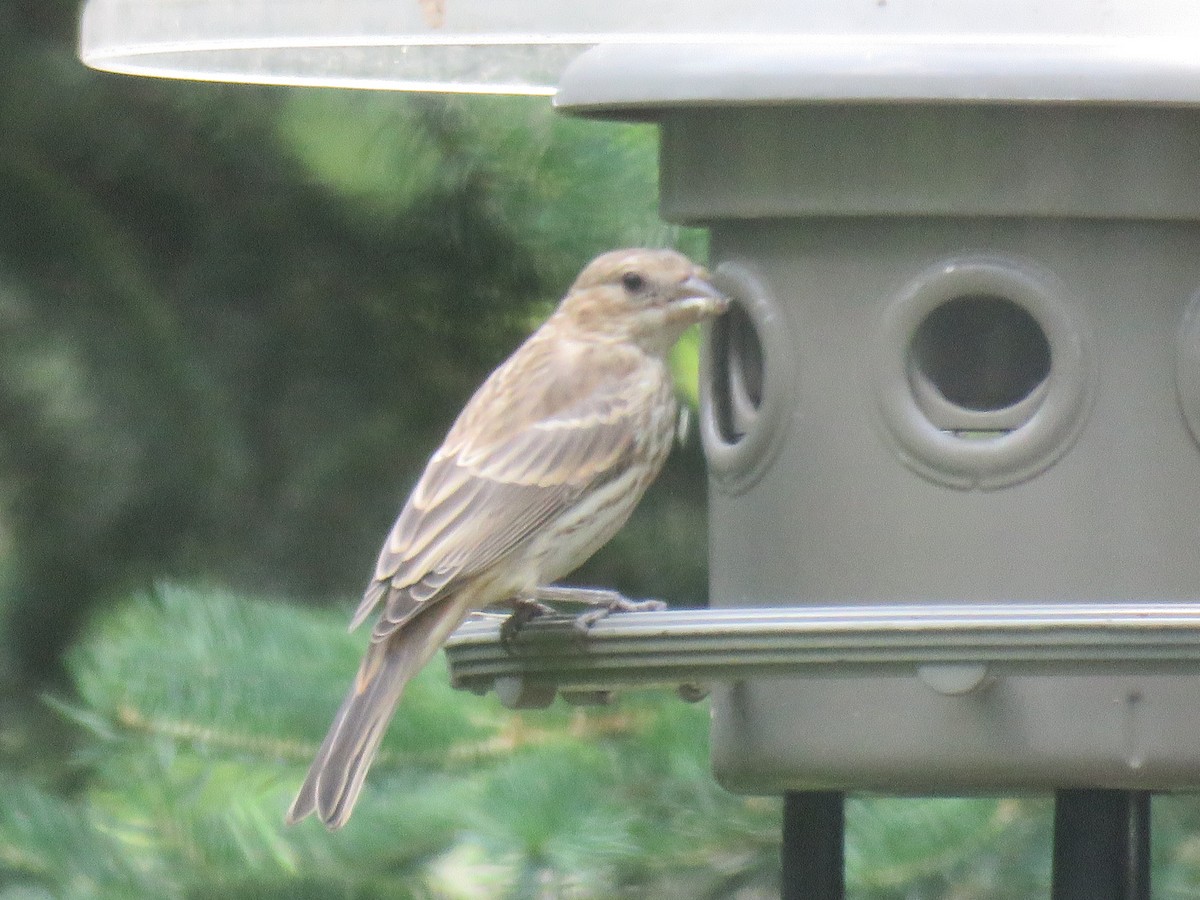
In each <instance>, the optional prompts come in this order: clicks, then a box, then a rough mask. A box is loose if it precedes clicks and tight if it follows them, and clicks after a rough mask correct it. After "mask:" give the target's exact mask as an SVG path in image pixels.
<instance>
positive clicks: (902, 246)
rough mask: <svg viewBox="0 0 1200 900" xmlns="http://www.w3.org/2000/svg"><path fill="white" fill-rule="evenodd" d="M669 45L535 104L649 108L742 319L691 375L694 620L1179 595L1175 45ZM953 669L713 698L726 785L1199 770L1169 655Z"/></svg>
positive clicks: (868, 671) (1191, 188)
mask: <svg viewBox="0 0 1200 900" xmlns="http://www.w3.org/2000/svg"><path fill="white" fill-rule="evenodd" d="M691 50H692V51H693V52H691V53H690V54H689V48H665V49H664V50H663V52H661V53H657V52H656V53H653V54H648V53H645V52H638V51H637V50H630V49H629V48H611V49H610V48H599V49H597V50H594V51H592V52H591V53H589V54H588V55H585V56H584V57H582V58H581V59H580V60H579V61H577V63H576V64H575V65H574V66H573V67H572V68H571V69H569V70H568V72H567V74H566V76H565V77H564V79H563V82H562V85H561V88H560V93H559V98H558V104H559V105H560V106H561V107H563V108H565V109H566V110H568V111H573V112H578V113H583V114H591V115H600V116H605V117H612V118H641V119H650V120H653V121H656V122H658V123H660V124H661V134H662V160H661V165H662V188H661V189H662V208H663V213H664V215H665V217H666V218H667V219H669V220H671V221H675V222H680V223H688V224H696V225H703V226H706V227H708V228H709V229H711V259H712V262H713V264H714V265H715V266H716V270H717V273H718V275H719V277H720V279H721V280H722V283H723V285H724V287H725V288H726V289H727V290H728V291H729V293H730V294H731V295H732V297H733V298H734V299H735V301H736V307H735V310H734V313H733V314H731V315H730V316H727V317H726V318H724V319H723V320H721V322H720V323H718V325H717V326H716V327H715V328H714V329H713V330H712V331H711V332H710V334H709V335H708V338H707V340H708V346H707V350H706V355H707V358H706V361H705V368H706V371H705V374H704V376H703V385H702V389H703V392H704V409H703V412H702V417H701V418H702V428H701V431H702V438H703V440H704V443H705V449H706V452H707V455H708V459H709V463H710V469H711V484H710V488H711V490H710V501H711V502H710V516H711V524H710V529H711V553H710V571H711V597H712V603H713V605H714V607H716V606H720V607H806V608H819V609H829V610H833V611H835V612H836V611H837V610H842V611H843V612H844V613H845V614H846V616H847V617H848V618H849V619H853V615H854V610H855V609H863V608H871V609H875V610H877V609H878V608H880V607H886V606H889V605H893V604H903V605H906V606H908V607H922V606H926V607H930V606H932V607H936V606H938V605H950V604H961V605H965V606H967V607H970V606H972V605H979V606H981V607H982V606H984V605H989V606H992V607H994V606H995V605H997V604H1010V603H1011V604H1014V609H1019V608H1020V607H1019V606H1017V605H1018V604H1067V605H1070V604H1081V605H1085V604H1091V605H1095V604H1101V605H1103V604H1105V603H1123V604H1131V603H1132V604H1141V603H1146V604H1148V605H1149V604H1161V603H1163V602H1167V603H1171V602H1176V601H1179V602H1183V601H1189V602H1193V603H1194V601H1195V600H1196V599H1197V597H1198V596H1200V444H1198V442H1197V435H1198V434H1200V314H1198V313H1197V309H1200V299H1198V298H1200V111H1198V109H1197V107H1196V106H1195V105H1194V104H1195V103H1197V101H1200V75H1198V73H1200V69H1198V68H1197V62H1198V61H1200V50H1198V51H1196V52H1194V53H1193V54H1192V58H1186V55H1184V56H1180V57H1178V58H1164V59H1160V58H1155V57H1153V55H1148V56H1147V57H1145V58H1130V57H1129V55H1128V54H1121V53H1119V52H1112V53H1108V52H1107V51H1105V49H1104V48H1103V47H1101V48H1099V49H1097V48H1095V47H1093V48H1084V49H1083V50H1080V51H1079V52H1078V54H1077V56H1075V57H1073V58H1065V59H1064V58H1063V57H1062V55H1061V52H1060V51H1059V50H1055V51H1054V52H1047V53H1044V54H1043V53H1040V52H1038V51H1034V52H1032V53H1030V52H1023V54H1017V55H1016V56H1014V55H1012V52H1011V51H1008V50H1005V49H1004V48H979V47H976V48H973V49H972V48H968V49H965V50H962V49H960V50H939V49H937V48H930V47H925V48H924V49H921V48H917V49H912V48H909V49H906V48H904V47H903V46H892V47H890V48H889V47H884V48H883V49H882V50H878V48H876V50H878V52H875V51H871V52H868V51H856V50H855V49H854V48H853V47H851V46H850V45H848V44H843V45H838V46H836V47H834V48H833V49H831V50H829V51H828V53H822V52H811V51H812V48H809V51H810V52H801V53H798V54H797V53H795V52H791V53H790V55H789V53H788V52H785V51H784V50H779V51H775V52H769V51H763V50H762V49H761V48H759V49H758V51H756V52H755V53H748V52H747V51H743V50H738V49H737V48H725V49H723V50H722V49H720V48H718V49H717V50H714V49H712V48H708V49H706V50H705V52H704V54H703V56H701V55H699V54H698V53H697V52H696V51H695V48H691ZM1037 634H1038V631H1037V625H1036V623H1035V622H1034V621H1032V620H1031V622H1030V628H1029V635H1030V638H1029V639H1030V640H1033V641H1035V642H1036V641H1037V640H1038V636H1037ZM1046 640H1047V641H1051V640H1052V638H1049V637H1047V638H1046ZM1052 651H1053V648H1051V652H1050V654H1049V655H1050V657H1053V656H1054V653H1053V652H1052ZM1000 656H1003V654H998V657H1000ZM1100 656H1101V657H1103V656H1104V653H1103V652H1101V653H1100ZM954 663H955V660H954V659H953V658H950V659H944V660H940V661H937V663H936V664H929V665H920V664H917V663H914V662H912V661H911V660H909V661H898V662H896V663H895V664H889V662H888V658H887V654H886V653H884V654H883V655H882V656H881V657H880V658H879V659H878V660H876V661H875V664H873V665H864V664H862V663H861V661H858V662H853V663H850V664H847V665H840V666H839V665H837V664H830V665H827V666H824V667H821V668H807V669H805V670H803V671H797V672H796V673H795V674H794V675H791V674H781V675H778V676H774V677H763V678H749V679H746V680H742V681H738V682H736V683H734V684H731V685H724V686H720V687H718V688H717V689H716V691H715V692H714V703H713V708H714V727H713V764H714V768H715V770H716V772H717V775H718V777H720V778H721V780H722V781H723V783H725V784H727V785H728V786H730V787H732V788H734V789H737V790H742V791H746V792H778V791H783V790H793V789H812V788H821V789H845V790H883V791H889V792H912V793H939V792H955V793H960V792H967V791H991V790H1011V789H1043V788H1059V787H1068V786H1101V787H1114V788H1134V789H1156V790H1157V789H1182V788H1189V787H1191V788H1194V787H1196V786H1198V785H1200V740H1198V739H1197V735H1200V679H1197V677H1196V675H1197V671H1198V669H1200V664H1198V663H1197V661H1196V660H1194V659H1177V658H1168V659H1161V660H1154V659H1149V658H1148V657H1145V656H1143V657H1141V658H1137V659H1131V658H1126V657H1124V656H1122V654H1121V652H1120V651H1119V650H1117V649H1114V651H1113V652H1112V654H1111V658H1108V659H1100V660H1096V659H1092V660H1091V661H1089V662H1086V663H1081V662H1078V661H1072V660H1071V659H1070V658H1068V657H1067V656H1064V657H1063V658H1062V659H1061V660H1057V659H1054V658H1051V659H1049V660H1042V661H1040V662H1037V663H1036V664H1028V665H1023V666H1021V665H1016V666H1014V665H1007V666H1006V665H1001V664H990V663H989V662H988V661H987V658H986V652H984V653H983V656H982V657H979V656H977V657H976V658H974V659H972V660H971V661H969V662H967V663H964V664H963V665H954Z"/></svg>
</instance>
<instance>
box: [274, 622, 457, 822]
mask: <svg viewBox="0 0 1200 900" xmlns="http://www.w3.org/2000/svg"><path fill="white" fill-rule="evenodd" d="M458 606H459V605H458V604H456V603H453V602H445V601H442V602H439V603H437V604H436V606H433V607H431V608H430V609H428V610H423V611H422V612H421V613H420V614H419V615H416V616H414V617H413V618H412V619H411V620H410V621H408V622H406V623H405V624H404V625H403V627H401V628H400V629H399V630H398V631H396V632H395V633H394V634H392V635H390V636H389V637H387V638H386V639H384V640H382V641H378V642H373V643H372V644H371V645H370V647H369V648H368V649H367V653H366V656H365V658H364V659H363V662H362V665H361V666H360V667H359V670H358V676H357V677H356V678H355V679H354V684H352V685H351V686H350V693H348V694H347V695H346V699H345V700H343V701H342V706H341V708H340V709H339V710H338V712H337V716H335V717H334V720H333V724H332V725H330V726H329V733H328V734H327V735H325V740H324V742H323V743H322V744H321V749H320V750H318V751H317V758H316V759H315V760H313V764H312V766H310V767H309V770H308V775H307V776H306V777H305V779H304V784H303V785H301V786H300V790H299V792H298V793H297V794H296V799H295V800H293V801H292V805H291V808H290V809H289V810H288V812H287V819H286V821H287V823H288V824H289V825H292V824H295V823H296V822H299V821H300V820H301V819H303V818H304V817H306V816H308V815H309V814H311V813H314V812H315V813H316V814H317V816H318V817H319V818H320V819H321V821H323V822H324V823H325V826H326V827H327V828H329V829H331V830H332V829H334V828H341V827H342V826H343V825H345V824H346V821H347V820H348V819H349V818H350V813H351V812H352V811H353V810H354V803H355V801H356V800H357V799H358V793H359V791H361V790H362V786H363V779H364V778H366V775H367V769H369V768H370V767H371V761H372V760H373V759H374V758H375V753H376V751H378V749H379V742H380V741H382V740H383V735H384V732H385V731H387V726H388V722H389V721H390V720H391V718H392V713H393V712H394V711H395V709H396V704H397V703H399V702H400V695H401V694H403V693H404V686H405V685H406V684H408V681H409V679H411V678H412V677H413V676H414V675H416V674H417V672H418V671H420V670H421V668H422V667H423V666H424V665H425V663H426V662H428V661H429V659H430V657H432V656H433V654H434V653H436V652H437V650H438V648H439V647H440V646H441V644H442V642H443V641H444V640H445V639H446V638H447V637H448V636H449V634H450V632H452V631H453V630H454V629H455V628H457V627H458V625H459V623H460V622H461V621H462V619H463V618H464V617H465V614H466V611H465V610H463V611H460V610H459V608H458Z"/></svg>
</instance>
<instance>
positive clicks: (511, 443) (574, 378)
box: [353, 343, 648, 640]
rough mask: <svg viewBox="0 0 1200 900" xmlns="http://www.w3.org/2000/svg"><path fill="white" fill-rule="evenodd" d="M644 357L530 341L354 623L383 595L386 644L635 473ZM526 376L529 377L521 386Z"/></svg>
mask: <svg viewBox="0 0 1200 900" xmlns="http://www.w3.org/2000/svg"><path fill="white" fill-rule="evenodd" d="M641 365H644V360H643V359H641V358H639V357H638V355H631V354H628V353H621V352H618V351H613V352H612V353H609V354H606V355H603V356H601V357H599V358H595V359H590V360H588V361H587V364H586V365H581V364H580V361H579V360H577V359H576V360H572V361H569V362H564V361H563V360H561V359H559V358H558V357H557V356H556V353H555V350H554V348H553V347H548V346H546V345H539V344H536V343H534V344H532V345H531V344H526V345H525V347H523V348H522V350H521V351H519V352H518V354H516V355H514V357H512V358H511V359H510V360H509V362H508V363H506V364H505V365H504V366H502V367H501V368H500V369H498V370H497V371H496V372H495V373H494V374H493V376H492V377H491V378H489V379H488V381H487V382H485V383H484V385H483V387H481V388H480V390H479V392H477V394H476V395H475V397H473V398H472V400H471V402H470V403H469V404H468V405H467V407H466V408H465V409H464V410H463V412H462V414H461V415H460V416H459V420H458V422H456V423H455V427H454V428H453V429H452V430H451V432H450V434H449V435H448V436H447V438H446V441H445V443H444V444H443V445H442V447H441V449H439V450H438V451H437V453H435V454H434V455H433V458H432V459H430V461H429V464H428V465H427V466H426V469H425V472H424V474H423V475H422V476H421V479H420V481H418V483H417V486H416V487H415V488H414V490H413V492H412V495H411V496H410V497H409V500H408V503H407V504H406V505H405V507H404V509H403V510H402V511H401V513H400V516H399V518H398V519H397V520H396V524H395V525H394V526H393V528H392V531H391V533H390V534H389V535H388V539H387V541H386V542H385V544H384V547H383V551H382V553H381V554H380V558H379V563H378V565H377V567H376V572H375V579H374V581H373V582H372V584H371V586H370V587H369V588H368V589H367V592H366V594H365V595H364V597H363V601H362V603H361V604H360V606H359V609H358V611H357V613H356V614H355V617H354V623H353V624H355V625H357V624H358V623H360V622H361V621H362V620H363V619H364V618H365V617H366V616H367V615H368V614H369V613H370V611H371V609H372V608H373V607H374V606H375V605H376V604H377V603H379V602H380V601H381V600H383V601H385V602H386V605H385V609H384V614H383V616H382V617H381V618H380V620H379V622H378V623H377V625H376V626H375V630H374V632H373V635H372V637H373V639H374V640H383V639H385V638H386V637H387V636H388V635H390V634H391V633H392V632H394V631H395V630H396V628H398V627H399V626H400V625H401V624H403V623H404V622H406V621H407V620H408V619H409V618H410V617H411V616H412V615H413V614H414V613H415V612H416V611H418V610H419V609H421V608H423V606H424V605H425V604H427V603H429V602H433V601H436V600H437V598H439V597H440V596H443V595H444V591H445V589H446V588H447V586H452V584H453V583H454V582H455V581H457V580H459V579H464V578H469V577H471V576H472V575H475V574H477V573H479V572H481V571H484V570H485V569H486V568H487V567H488V566H489V565H491V564H492V563H494V562H496V561H497V560H499V559H501V558H502V557H504V556H505V555H506V554H508V553H510V552H512V551H513V550H514V549H515V548H517V547H519V546H520V545H521V544H522V543H523V542H525V541H526V540H527V539H528V538H529V537H530V536H531V535H533V534H534V533H536V532H537V530H538V529H539V527H540V526H541V525H543V524H544V523H546V522H548V521H551V520H553V519H554V518H555V517H556V516H558V515H559V514H560V513H561V512H562V511H563V510H565V509H567V508H569V507H570V506H571V504H572V503H573V502H574V501H575V500H576V498H578V497H579V496H580V495H581V494H582V493H583V492H584V491H586V490H587V489H588V488H589V487H592V486H594V485H595V484H597V483H600V482H603V481H605V480H606V479H607V478H610V477H613V476H614V475H616V474H619V473H620V472H622V471H624V469H625V466H626V464H627V460H628V456H629V454H631V453H632V452H633V451H634V446H635V442H636V440H637V439H638V434H639V430H640V427H639V426H640V417H639V415H638V409H639V408H643V407H644V402H643V398H644V390H645V389H648V386H647V388H643V387H642V380H641V379H639V378H638V377H637V374H636V373H637V371H638V368H639V367H640V366H641ZM515 375H522V378H521V379H520V383H515V382H514V376H515Z"/></svg>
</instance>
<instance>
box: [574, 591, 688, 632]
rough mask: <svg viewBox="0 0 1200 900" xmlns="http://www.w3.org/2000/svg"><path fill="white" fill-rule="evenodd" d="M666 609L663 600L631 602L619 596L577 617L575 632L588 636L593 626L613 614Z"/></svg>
mask: <svg viewBox="0 0 1200 900" xmlns="http://www.w3.org/2000/svg"><path fill="white" fill-rule="evenodd" d="M666 608H667V604H666V603H664V602H663V601H662V600H630V599H629V598H628V597H621V596H618V597H616V598H615V599H613V600H612V601H611V602H609V603H606V604H605V605H603V606H598V607H596V608H595V609H589V610H588V611H587V612H585V613H581V614H580V615H578V616H576V617H575V630H576V631H578V632H579V633H580V634H587V633H588V632H589V631H591V629H592V626H593V625H595V624H596V623H597V622H599V621H600V620H601V619H604V618H606V617H608V616H610V615H612V614H613V613H626V612H662V611H663V610H664V609H666Z"/></svg>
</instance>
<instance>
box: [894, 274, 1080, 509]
mask: <svg viewBox="0 0 1200 900" xmlns="http://www.w3.org/2000/svg"><path fill="white" fill-rule="evenodd" d="M1074 306H1075V300H1074V299H1073V298H1072V296H1071V295H1070V294H1069V292H1068V291H1067V289H1066V286H1065V284H1064V283H1063V282H1061V281H1059V279H1058V278H1056V277H1055V276H1054V275H1052V274H1051V273H1049V272H1048V271H1045V270H1043V269H1041V268H1039V267H1037V266H1035V265H1034V264H1033V263H1032V262H1030V261H1029V260H1025V259H1018V258H1009V257H1001V256H992V255H987V256H984V255H975V256H962V257H955V258H951V259H947V260H944V261H942V262H940V263H937V264H935V265H933V266H931V267H930V268H928V269H926V270H925V271H924V272H922V273H921V274H919V275H918V276H917V277H916V278H915V279H914V280H913V281H911V282H910V283H909V284H908V285H907V286H906V287H905V288H904V289H903V290H902V291H901V292H900V293H899V294H898V295H897V296H896V297H895V298H894V299H893V300H892V302H891V303H890V304H889V305H888V306H887V307H886V308H885V310H884V314H883V318H882V320H881V322H880V328H879V331H878V332H877V335H876V345H875V361H874V364H873V366H874V369H875V373H876V381H875V386H876V397H877V399H878V404H879V405H878V410H879V412H880V414H881V415H882V417H883V424H884V425H885V426H886V432H887V433H888V434H889V435H890V436H891V437H892V438H893V439H894V445H893V446H894V448H895V449H896V450H897V451H898V455H899V458H900V460H901V461H902V462H903V463H904V464H906V465H908V466H909V467H910V468H912V469H914V470H915V471H917V472H918V473H919V474H921V475H924V476H926V477H928V478H931V479H933V480H934V481H938V482H941V483H943V484H946V485H949V486H952V487H958V488H967V489H971V488H987V489H994V488H1000V487H1005V486H1008V485H1013V484H1018V483H1020V482H1022V481H1024V480H1026V479H1028V478H1030V477H1032V476H1034V475H1036V474H1037V473H1039V472H1041V471H1042V470H1043V469H1045V468H1046V467H1047V466H1049V465H1051V464H1052V463H1053V462H1055V461H1056V460H1057V459H1058V458H1059V457H1060V456H1061V455H1062V454H1063V453H1064V452H1065V451H1066V449H1067V447H1069V446H1070V444H1071V442H1072V441H1073V440H1074V438H1075V436H1076V435H1078V434H1079V432H1080V429H1081V428H1082V427H1083V423H1084V421H1085V420H1086V418H1087V412H1088V409H1089V408H1090V405H1091V402H1090V401H1091V396H1092V382H1093V379H1094V367H1093V363H1092V354H1091V350H1090V344H1091V342H1090V338H1089V335H1088V334H1087V333H1086V332H1085V331H1083V330H1081V329H1080V328H1079V327H1078V325H1077V324H1076V322H1075V314H1074V311H1073V307H1074Z"/></svg>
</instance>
